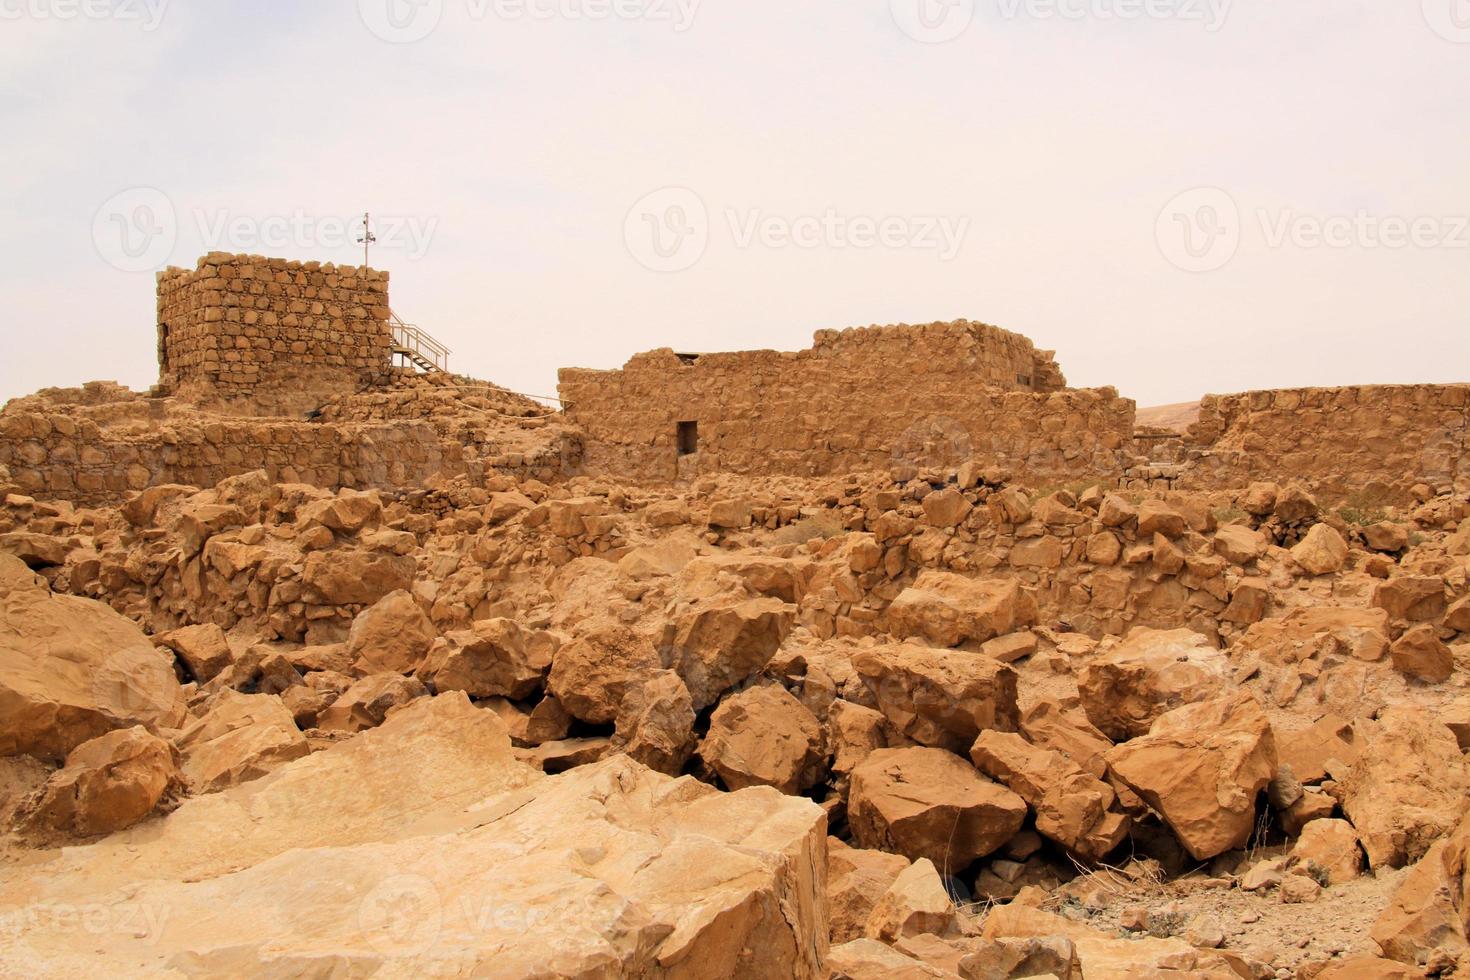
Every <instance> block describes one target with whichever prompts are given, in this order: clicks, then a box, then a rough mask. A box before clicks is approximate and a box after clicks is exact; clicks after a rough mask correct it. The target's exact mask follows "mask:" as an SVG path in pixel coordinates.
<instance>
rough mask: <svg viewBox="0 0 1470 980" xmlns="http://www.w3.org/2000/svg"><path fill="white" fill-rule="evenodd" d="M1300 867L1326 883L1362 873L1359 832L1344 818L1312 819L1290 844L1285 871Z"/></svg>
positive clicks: (1340, 882) (1348, 878)
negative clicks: (1294, 841) (1292, 843)
mask: <svg viewBox="0 0 1470 980" xmlns="http://www.w3.org/2000/svg"><path fill="white" fill-rule="evenodd" d="M1295 868H1301V869H1303V870H1305V871H1307V872H1308V873H1309V875H1310V876H1311V877H1313V878H1316V879H1318V880H1319V881H1321V882H1322V883H1323V884H1325V885H1329V886H1330V885H1340V884H1342V883H1343V882H1347V881H1352V880H1353V879H1354V878H1356V877H1358V876H1359V875H1361V874H1362V873H1363V854H1362V851H1361V850H1360V849H1359V848H1358V835H1357V833H1356V832H1355V831H1354V830H1353V825H1352V824H1350V823H1348V822H1347V821H1346V820H1313V821H1312V822H1311V823H1309V824H1307V825H1306V826H1305V827H1304V828H1302V833H1301V836H1300V837H1299V838H1297V842H1296V843H1295V844H1294V845H1292V848H1291V854H1290V855H1289V856H1288V858H1287V862H1286V870H1287V871H1291V870H1293V869H1295Z"/></svg>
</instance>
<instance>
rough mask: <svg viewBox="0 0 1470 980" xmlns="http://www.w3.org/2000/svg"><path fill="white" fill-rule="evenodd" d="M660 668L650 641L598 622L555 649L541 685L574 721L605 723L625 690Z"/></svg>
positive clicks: (615, 713) (624, 695) (611, 715)
mask: <svg viewBox="0 0 1470 980" xmlns="http://www.w3.org/2000/svg"><path fill="white" fill-rule="evenodd" d="M662 666H663V663H662V661H661V660H660V659H659V655H658V650H657V649H656V648H655V647H654V645H653V644H652V643H651V642H649V640H647V639H646V638H644V637H643V636H642V635H640V634H639V633H637V632H635V631H634V630H632V629H630V628H628V627H626V626H623V625H620V624H617V623H610V622H601V623H597V624H595V625H592V626H590V628H588V629H587V630H586V631H585V632H581V633H579V634H578V636H577V638H576V639H574V640H573V641H572V642H570V643H567V644H565V645H564V646H562V648H561V649H559V650H557V651H556V654H555V656H553V657H552V659H551V675H550V676H549V677H548V678H547V681H546V687H547V690H549V691H550V692H551V693H552V694H554V695H556V697H557V700H559V701H560V702H561V703H562V706H563V707H564V708H566V709H567V712H568V713H569V714H571V716H572V717H573V718H577V719H579V720H581V721H585V722H588V723H590V724H594V725H604V724H607V723H608V722H610V721H613V720H615V719H616V718H617V716H618V712H619V710H620V709H621V706H622V702H623V699H624V698H625V697H626V696H627V694H628V691H629V690H630V689H631V688H633V687H636V686H637V685H638V684H640V683H642V681H643V679H644V678H645V677H647V676H648V675H649V674H650V673H652V672H653V671H656V670H659V669H661V668H662Z"/></svg>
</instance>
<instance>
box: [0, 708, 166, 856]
mask: <svg viewBox="0 0 1470 980" xmlns="http://www.w3.org/2000/svg"><path fill="white" fill-rule="evenodd" d="M183 785H184V781H183V778H182V776H181V774H180V773H179V754H178V752H176V751H175V750H174V748H173V746H171V745H169V744H168V743H167V742H165V741H164V740H163V739H161V738H159V737H158V736H156V735H153V734H151V733H149V731H148V730H147V729H146V728H144V727H142V726H141V725H139V726H137V727H135V728H120V729H116V730H114V731H110V732H108V733H107V734H105V735H99V736H98V737H96V738H94V739H92V740H91V741H90V742H84V743H83V744H81V745H79V746H77V747H76V748H75V749H72V751H71V752H70V753H69V754H68V755H67V757H66V765H65V766H63V767H62V768H61V769H60V770H59V771H57V772H55V773H53V774H52V776H51V778H50V779H48V780H47V781H46V785H45V786H44V787H43V788H42V789H41V791H40V794H39V796H38V797H37V798H35V799H34V800H32V801H30V804H29V806H28V807H27V808H26V811H25V813H24V814H23V815H22V822H23V825H25V826H27V827H28V828H31V829H34V830H45V831H54V832H58V833H61V834H65V835H76V836H82V837H89V836H93V835H96V834H111V833H115V832H116V831H119V830H123V829H125V828H127V827H131V826H132V825H133V824H135V823H137V822H138V821H140V820H142V819H143V818H144V817H146V816H148V815H149V814H150V813H152V812H153V810H154V809H155V808H156V807H157V806H158V805H159V803H161V802H163V801H164V800H165V798H166V797H169V796H172V795H175V794H177V793H179V792H181V791H182V789H183Z"/></svg>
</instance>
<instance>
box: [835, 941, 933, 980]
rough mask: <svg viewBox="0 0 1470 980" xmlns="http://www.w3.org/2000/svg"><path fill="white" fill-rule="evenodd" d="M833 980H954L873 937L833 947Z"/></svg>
mask: <svg viewBox="0 0 1470 980" xmlns="http://www.w3.org/2000/svg"><path fill="white" fill-rule="evenodd" d="M828 966H829V967H830V968H831V970H832V980H955V976H956V975H955V974H953V973H951V972H950V971H948V970H942V969H940V968H939V967H935V966H930V965H929V964H927V963H925V962H923V961H922V960H918V959H915V958H914V957H912V956H908V955H905V954H904V953H901V952H899V951H898V950H896V949H894V948H893V947H892V946H889V945H887V944H885V943H880V942H878V940H876V939H854V940H852V941H850V942H845V943H843V944H842V945H840V946H834V947H833V948H832V953H831V956H830V958H829V960H828Z"/></svg>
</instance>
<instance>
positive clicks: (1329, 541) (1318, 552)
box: [1291, 524, 1348, 575]
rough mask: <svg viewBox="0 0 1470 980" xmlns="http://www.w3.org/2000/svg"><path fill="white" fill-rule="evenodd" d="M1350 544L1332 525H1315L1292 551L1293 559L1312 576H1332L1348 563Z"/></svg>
mask: <svg viewBox="0 0 1470 980" xmlns="http://www.w3.org/2000/svg"><path fill="white" fill-rule="evenodd" d="M1347 555H1348V544H1347V542H1346V541H1345V540H1343V537H1342V535H1341V534H1339V533H1338V531H1337V529H1336V528H1334V527H1332V526H1331V525H1330V524H1314V525H1312V529H1311V530H1310V531H1308V532H1307V533H1306V535H1305V536H1304V537H1303V538H1302V539H1301V541H1299V542H1298V543H1297V544H1296V546H1295V547H1293V548H1292V549H1291V557H1292V558H1293V559H1295V560H1296V563H1297V564H1298V565H1300V566H1301V567H1302V568H1303V569H1304V570H1305V571H1307V572H1308V573H1310V574H1312V575H1331V574H1332V573H1333V572H1336V571H1340V570H1341V569H1342V566H1343V564H1344V563H1345V562H1346V561H1347Z"/></svg>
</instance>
